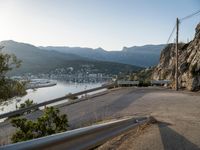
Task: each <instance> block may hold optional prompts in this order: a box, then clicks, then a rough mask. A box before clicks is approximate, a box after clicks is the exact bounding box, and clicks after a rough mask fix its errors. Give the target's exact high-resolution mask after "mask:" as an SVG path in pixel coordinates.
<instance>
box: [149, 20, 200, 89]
mask: <svg viewBox="0 0 200 150" xmlns="http://www.w3.org/2000/svg"><path fill="white" fill-rule="evenodd" d="M175 54H176V53H175V44H169V45H168V46H167V47H166V48H165V49H164V50H163V51H162V53H161V56H160V63H159V64H158V65H157V67H156V68H155V69H154V71H153V76H152V77H153V79H156V80H160V79H169V80H172V81H173V85H172V86H174V85H175V82H174V76H175V61H176V59H175ZM178 68H179V69H178V79H179V88H187V89H188V90H191V91H195V90H200V23H199V24H198V25H197V27H196V33H195V37H194V39H193V40H192V41H190V42H189V43H186V44H185V43H180V44H179V67H178Z"/></svg>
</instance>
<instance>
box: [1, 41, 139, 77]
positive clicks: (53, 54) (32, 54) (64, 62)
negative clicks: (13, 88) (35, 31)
mask: <svg viewBox="0 0 200 150" xmlns="http://www.w3.org/2000/svg"><path fill="white" fill-rule="evenodd" d="M0 46H3V47H4V48H3V52H5V53H10V54H15V55H16V56H17V58H18V59H20V60H22V66H21V67H20V68H18V69H15V70H13V71H12V74H14V75H20V74H23V73H34V74H37V73H48V72H50V71H53V70H55V69H58V68H69V67H73V68H74V70H75V71H80V70H82V69H83V68H87V70H89V71H91V73H107V74H118V73H119V72H127V71H136V70H138V69H141V68H140V67H137V66H133V65H127V64H122V63H114V62H106V61H97V60H94V59H89V58H86V57H81V56H80V55H76V54H72V53H61V52H58V51H54V50H51V51H46V50H42V49H40V48H38V47H36V46H33V45H30V44H26V43H19V42H15V41H2V42H0Z"/></svg>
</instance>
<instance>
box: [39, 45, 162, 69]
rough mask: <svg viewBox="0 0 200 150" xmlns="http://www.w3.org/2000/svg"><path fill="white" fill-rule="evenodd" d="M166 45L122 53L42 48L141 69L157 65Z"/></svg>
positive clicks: (130, 49) (138, 47) (128, 50)
mask: <svg viewBox="0 0 200 150" xmlns="http://www.w3.org/2000/svg"><path fill="white" fill-rule="evenodd" d="M164 46H165V45H164V44H160V45H144V46H133V47H124V48H123V49H122V50H121V51H106V50H104V49H102V48H97V49H92V48H81V47H53V46H48V47H40V48H41V49H45V50H50V51H51V50H55V51H58V52H62V53H67V54H76V55H80V56H82V57H85V58H93V59H96V60H102V61H111V62H118V63H125V64H131V65H136V66H141V67H149V66H154V65H157V64H158V62H159V56H160V52H161V50H162V49H163V48H164Z"/></svg>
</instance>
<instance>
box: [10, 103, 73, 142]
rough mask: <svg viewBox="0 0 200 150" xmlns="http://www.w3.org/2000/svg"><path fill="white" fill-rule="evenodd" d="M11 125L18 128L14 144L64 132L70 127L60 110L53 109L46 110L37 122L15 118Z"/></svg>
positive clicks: (13, 137) (14, 135)
mask: <svg viewBox="0 0 200 150" xmlns="http://www.w3.org/2000/svg"><path fill="white" fill-rule="evenodd" d="M11 123H12V125H13V126H14V127H16V128H18V130H17V131H16V133H15V134H13V136H12V138H11V140H12V141H13V142H14V143H16V142H20V141H26V140H31V139H34V138H39V137H43V136H47V135H51V134H55V133H59V132H64V131H67V129H68V127H69V125H68V120H67V116H66V115H65V114H64V115H60V114H59V110H58V109H57V108H53V107H47V108H45V109H44V114H43V115H42V116H41V117H39V118H38V119H37V120H36V121H31V120H27V119H26V118H14V119H12V121H11Z"/></svg>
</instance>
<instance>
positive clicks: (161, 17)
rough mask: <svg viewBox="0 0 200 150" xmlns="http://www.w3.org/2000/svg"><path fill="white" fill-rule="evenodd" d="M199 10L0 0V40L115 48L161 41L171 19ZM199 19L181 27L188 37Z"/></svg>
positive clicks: (146, 0) (152, 4) (172, 5)
mask: <svg viewBox="0 0 200 150" xmlns="http://www.w3.org/2000/svg"><path fill="white" fill-rule="evenodd" d="M199 9H200V0H0V20H1V21H0V41H2V40H10V39H12V40H15V41H19V42H26V43H31V44H34V45H37V46H39V45H40V46H47V45H54V46H58V45H65V46H81V47H92V48H97V47H102V48H104V49H106V50H120V49H121V48H122V47H123V46H127V47H129V46H134V45H144V44H160V43H166V41H167V38H168V36H169V34H170V32H171V30H172V28H173V26H174V24H175V19H176V17H180V18H182V17H184V16H187V15H189V14H191V13H193V12H195V11H197V10H199ZM198 22H200V15H197V16H196V17H194V18H191V19H189V20H186V21H185V22H183V23H182V24H181V33H180V35H181V40H183V41H184V40H185V41H186V40H187V38H189V39H191V38H192V37H193V35H194V28H195V26H196V24H197V23H198Z"/></svg>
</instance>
